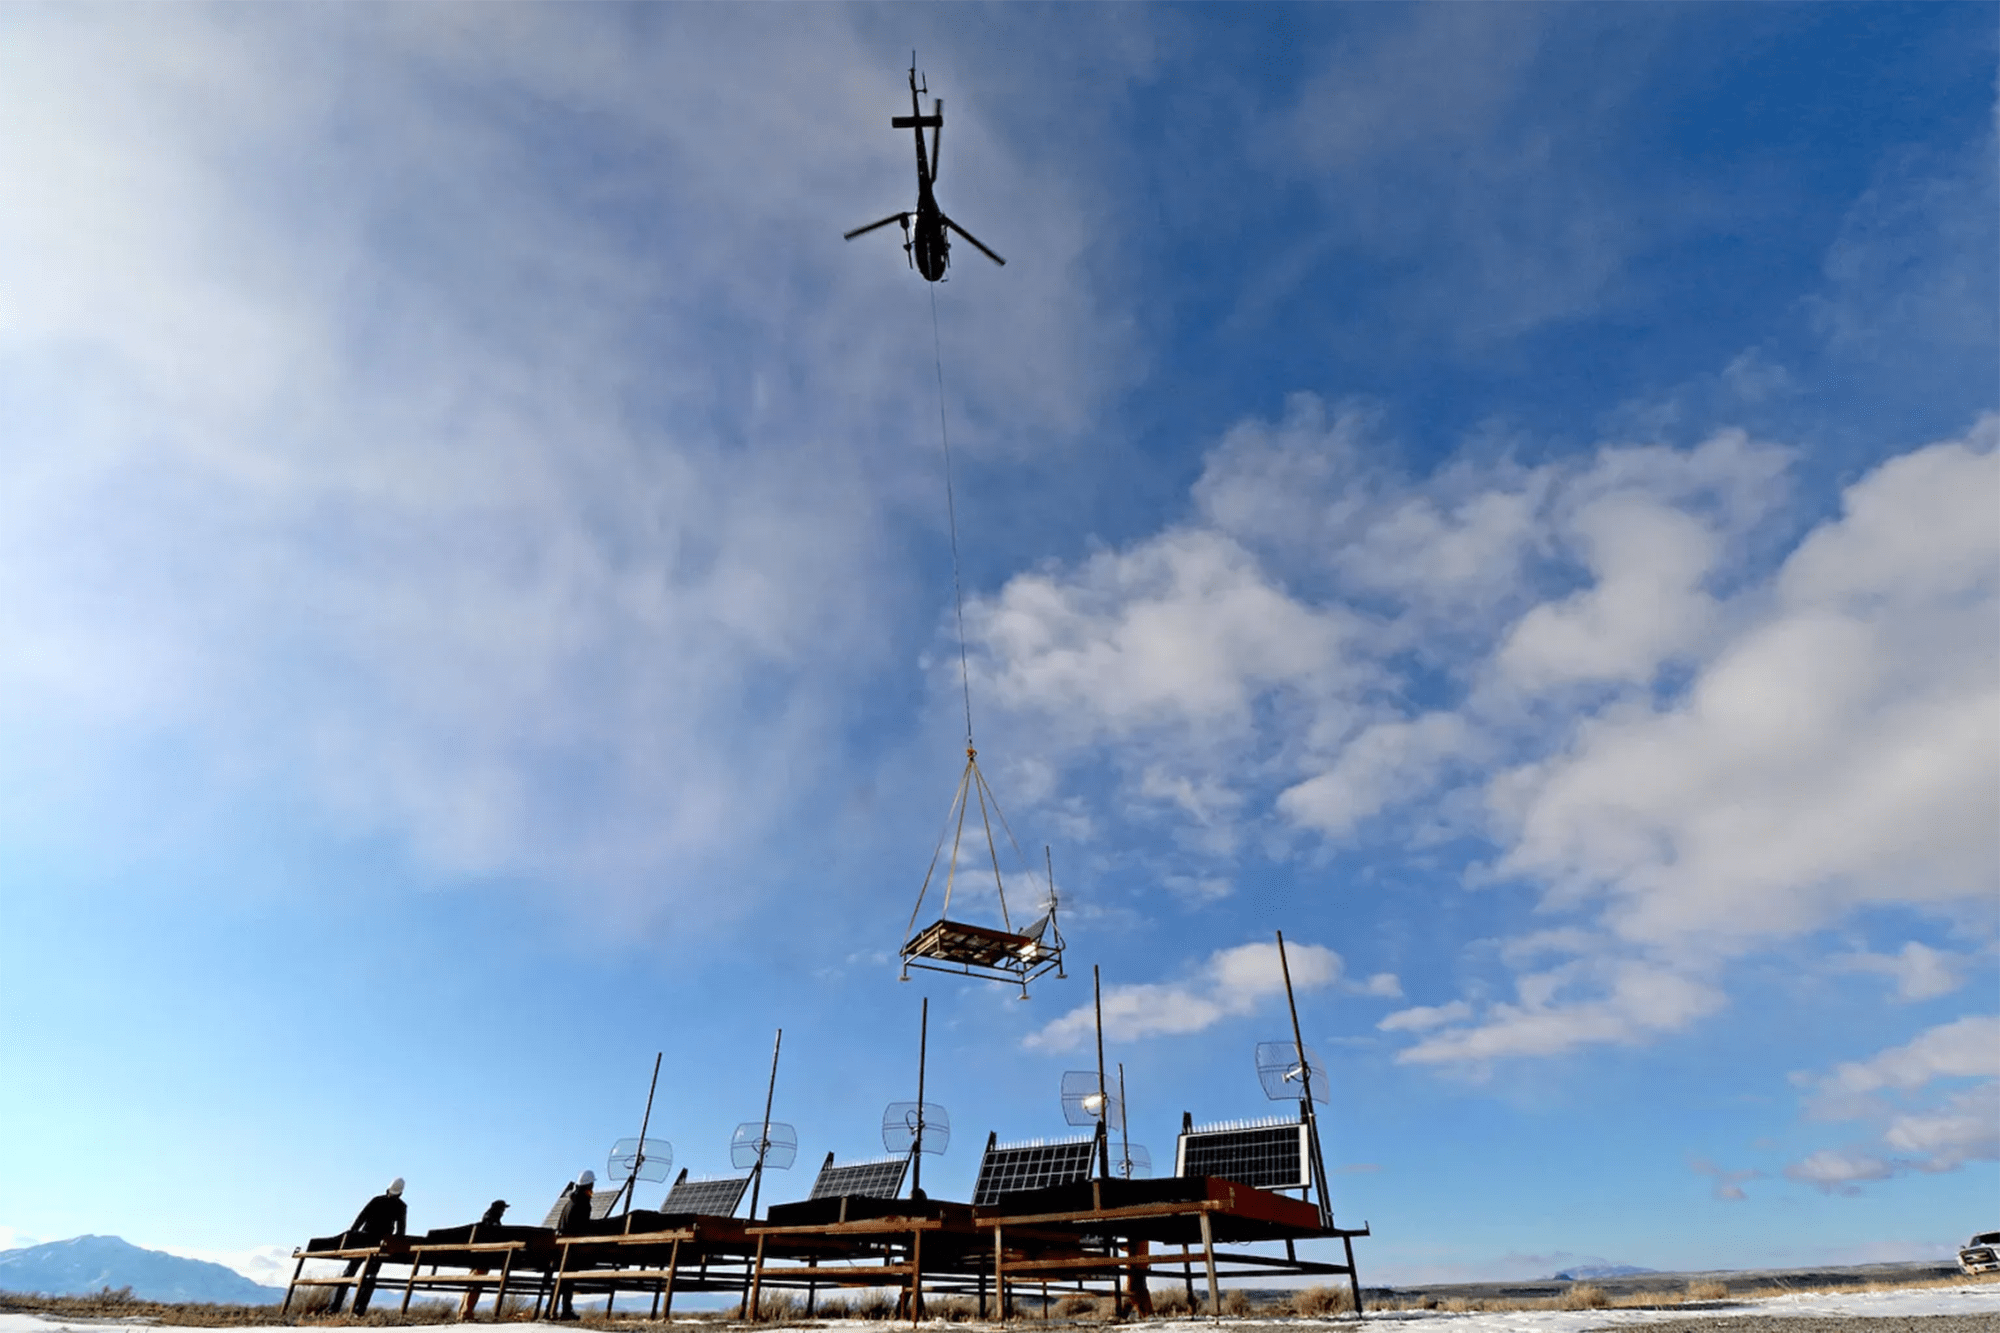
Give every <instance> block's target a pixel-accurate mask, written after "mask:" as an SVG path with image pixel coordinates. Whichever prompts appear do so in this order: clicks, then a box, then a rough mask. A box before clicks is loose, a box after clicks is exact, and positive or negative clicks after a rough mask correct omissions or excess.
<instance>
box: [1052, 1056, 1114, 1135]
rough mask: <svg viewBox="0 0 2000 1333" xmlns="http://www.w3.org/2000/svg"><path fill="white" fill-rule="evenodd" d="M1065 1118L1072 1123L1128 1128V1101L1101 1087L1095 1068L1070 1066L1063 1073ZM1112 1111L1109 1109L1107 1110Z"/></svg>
mask: <svg viewBox="0 0 2000 1333" xmlns="http://www.w3.org/2000/svg"><path fill="white" fill-rule="evenodd" d="M1062 1108H1063V1119H1064V1120H1066V1121H1068V1122H1069V1123H1070V1124H1072V1125H1096V1124H1108V1125H1109V1126H1110V1127H1111V1128H1112V1129H1123V1128H1125V1103H1124V1100H1123V1099H1122V1098H1120V1097H1119V1096H1118V1094H1117V1093H1115V1092H1105V1091H1103V1090H1102V1089H1100V1088H1099V1087H1098V1084H1097V1071H1096V1070H1095V1069H1066V1070H1064V1071H1063V1076H1062ZM1107 1112H1108V1113H1107Z"/></svg>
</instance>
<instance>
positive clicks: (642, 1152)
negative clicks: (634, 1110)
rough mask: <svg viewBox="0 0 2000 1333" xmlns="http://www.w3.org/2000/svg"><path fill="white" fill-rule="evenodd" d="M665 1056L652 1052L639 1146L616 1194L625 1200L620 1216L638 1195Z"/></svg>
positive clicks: (640, 1120)
mask: <svg viewBox="0 0 2000 1333" xmlns="http://www.w3.org/2000/svg"><path fill="white" fill-rule="evenodd" d="M665 1054H666V1052H665V1051H655V1052H653V1081H652V1082H651V1083H648V1084H647V1085H646V1114H644V1115H642V1116H640V1117H639V1144H638V1147H637V1148H635V1149H634V1150H633V1152H632V1171H631V1174H630V1175H628V1176H626V1177H625V1183H624V1184H623V1185H621V1186H619V1187H618V1193H619V1194H620V1195H622V1196H623V1197H624V1200H625V1202H624V1204H623V1205H622V1206H621V1208H620V1209H619V1212H620V1215H621V1216H622V1215H624V1214H626V1213H629V1212H631V1211H632V1200H633V1198H634V1196H636V1195H637V1194H638V1193H639V1171H640V1169H641V1168H642V1167H644V1166H645V1165H646V1130H647V1129H648V1128H649V1127H650V1126H651V1125H652V1123H653V1093H654V1092H656V1091H657V1090H658V1089H659V1086H660V1057H661V1056H663V1055H665ZM669 1165H671V1163H669Z"/></svg>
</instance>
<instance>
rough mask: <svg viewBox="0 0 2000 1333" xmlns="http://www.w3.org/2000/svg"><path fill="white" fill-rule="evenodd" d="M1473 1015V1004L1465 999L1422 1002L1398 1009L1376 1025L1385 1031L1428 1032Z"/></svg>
mask: <svg viewBox="0 0 2000 1333" xmlns="http://www.w3.org/2000/svg"><path fill="white" fill-rule="evenodd" d="M1470 1017H1472V1006H1471V1005H1469V1004H1467V1003H1466V1002H1465V1001H1464V1000H1453V1001H1452V1002H1451V1003H1449V1004H1420V1005H1416V1006H1415V1007H1413V1008H1409V1009H1398V1010H1397V1011H1396V1012H1395V1013H1393V1014H1390V1015H1389V1016H1388V1017H1387V1018H1385V1019H1383V1020H1382V1021H1381V1022H1379V1023H1377V1024H1376V1025H1375V1026H1376V1027H1378V1028H1380V1029H1381V1030H1382V1031H1384V1032H1426V1031H1429V1030H1430V1029H1431V1028H1434V1027H1441V1026H1443V1025H1444V1024H1446V1023H1460V1022H1463V1021H1464V1020H1466V1019H1468V1018H1470Z"/></svg>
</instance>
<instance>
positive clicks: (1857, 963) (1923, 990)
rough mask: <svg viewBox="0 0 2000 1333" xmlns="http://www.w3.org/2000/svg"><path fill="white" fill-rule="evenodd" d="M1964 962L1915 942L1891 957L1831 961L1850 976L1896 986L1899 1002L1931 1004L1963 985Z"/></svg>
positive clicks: (1860, 955) (1874, 955)
mask: <svg viewBox="0 0 2000 1333" xmlns="http://www.w3.org/2000/svg"><path fill="white" fill-rule="evenodd" d="M1965 961H1966V960H1965V959H1963V958H1961V957H1960V956H1959V955H1957V954H1950V953H1946V952H1944V951H1943V950H1940V949H1933V948H1931V947H1930V946H1929V945H1926V944H1920V943H1918V942H1917V941H1916V940H1911V941H1909V942H1908V943H1906V944H1905V945H1904V946H1903V948H1902V952H1900V953H1894V954H1878V953H1855V954H1848V955H1845V956H1843V957H1840V958H1836V959H1835V960H1834V966H1836V967H1838V968H1840V969H1842V970H1844V971H1849V972H1871V973H1877V974H1880V975H1882V976H1886V977H1889V978H1891V979H1892V980H1893V981H1894V982H1895V983H1896V998H1897V999H1899V1000H1932V999H1936V998H1937V997H1938V996H1940V995H1949V994H1951V993H1952V992H1953V991H1955V990H1957V989H1958V988H1959V987H1960V986H1961V985H1963V984H1964V982H1965V978H1964V976H1963V974H1962V972H1961V970H1960V969H1961V968H1962V967H1963V965H1964V963H1965Z"/></svg>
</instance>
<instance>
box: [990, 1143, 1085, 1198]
mask: <svg viewBox="0 0 2000 1333" xmlns="http://www.w3.org/2000/svg"><path fill="white" fill-rule="evenodd" d="M1096 1150H1097V1139H1096V1137H1095V1136H1094V1135H1093V1136H1092V1137H1090V1138H1083V1139H1059V1140H1057V1141H1056V1142H1054V1143H1012V1144H1002V1145H1000V1146H999V1147H995V1148H988V1149H987V1150H986V1155H985V1156H984V1157H982V1158H980V1159H979V1183H978V1184H977V1185H975V1186H973V1189H972V1206H973V1207H975V1208H985V1207H990V1206H992V1205H993V1204H995V1203H998V1202H999V1201H1000V1199H1001V1198H1002V1197H1003V1196H1005V1195H1008V1194H1019V1193H1020V1192H1021V1191H1022V1190H1038V1189H1045V1188H1047V1187H1048V1186H1050V1185H1074V1184H1075V1183H1076V1182H1078V1181H1080V1180H1088V1179H1090V1167H1091V1161H1092V1158H1093V1157H1094V1156H1095V1154H1096Z"/></svg>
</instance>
